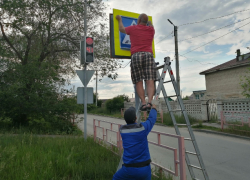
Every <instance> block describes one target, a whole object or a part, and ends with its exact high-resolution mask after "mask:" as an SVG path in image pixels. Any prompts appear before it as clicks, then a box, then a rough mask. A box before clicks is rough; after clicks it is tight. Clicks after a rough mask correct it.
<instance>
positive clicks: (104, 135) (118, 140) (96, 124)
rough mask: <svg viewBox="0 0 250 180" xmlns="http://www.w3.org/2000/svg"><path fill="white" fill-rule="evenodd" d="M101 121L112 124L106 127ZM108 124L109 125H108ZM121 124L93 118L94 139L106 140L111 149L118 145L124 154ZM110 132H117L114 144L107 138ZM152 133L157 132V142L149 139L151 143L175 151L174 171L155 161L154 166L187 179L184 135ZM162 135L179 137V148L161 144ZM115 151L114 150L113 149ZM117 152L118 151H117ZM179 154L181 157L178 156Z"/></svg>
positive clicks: (181, 178)
mask: <svg viewBox="0 0 250 180" xmlns="http://www.w3.org/2000/svg"><path fill="white" fill-rule="evenodd" d="M101 122H102V123H104V124H110V125H108V126H109V127H108V128H105V127H103V126H101ZM114 125H115V126H117V127H116V129H117V130H114V127H113V126H114ZM106 126H107V125H106ZM120 126H121V124H117V123H111V122H107V121H103V120H97V119H93V128H94V140H95V141H96V140H97V139H98V142H99V143H100V142H101V141H103V142H106V143H108V144H110V145H111V150H112V151H113V146H115V147H117V148H118V150H119V154H120V155H121V154H122V149H123V147H122V139H121V135H120V132H119V129H120ZM97 128H99V129H101V130H102V131H101V134H102V135H101V136H98V135H97ZM108 132H112V133H116V144H114V143H113V142H110V141H109V139H108V138H107V136H108ZM151 133H153V134H157V142H153V141H148V142H149V143H150V144H153V145H156V146H159V147H162V148H165V149H168V150H171V151H173V152H174V171H172V170H170V169H168V168H165V167H163V166H161V165H159V164H157V163H155V162H151V164H153V165H154V166H157V167H159V168H160V172H161V173H162V171H167V172H168V173H170V174H172V175H174V176H178V175H179V174H180V180H186V166H185V146H184V137H181V136H178V135H174V134H168V133H162V132H158V131H151ZM162 136H168V137H173V138H177V139H178V149H179V152H178V149H177V148H173V147H169V146H166V145H163V144H161V137H162ZM113 152H114V151H113ZM116 154H117V153H116ZM178 156H179V158H178ZM178 165H179V168H180V173H179V171H178Z"/></svg>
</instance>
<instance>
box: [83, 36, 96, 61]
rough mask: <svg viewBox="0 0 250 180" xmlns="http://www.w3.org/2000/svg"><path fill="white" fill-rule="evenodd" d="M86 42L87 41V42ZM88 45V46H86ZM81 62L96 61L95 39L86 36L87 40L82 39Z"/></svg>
mask: <svg viewBox="0 0 250 180" xmlns="http://www.w3.org/2000/svg"><path fill="white" fill-rule="evenodd" d="M85 42H86V43H85ZM84 44H85V45H86V48H85V46H84ZM80 48H81V55H80V56H81V64H85V62H86V63H91V62H94V39H93V38H92V37H86V41H81V47H80Z"/></svg>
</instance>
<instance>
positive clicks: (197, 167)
mask: <svg viewBox="0 0 250 180" xmlns="http://www.w3.org/2000/svg"><path fill="white" fill-rule="evenodd" d="M188 166H191V167H193V168H196V169H200V170H202V168H201V167H199V166H195V165H192V164H189V165H188Z"/></svg>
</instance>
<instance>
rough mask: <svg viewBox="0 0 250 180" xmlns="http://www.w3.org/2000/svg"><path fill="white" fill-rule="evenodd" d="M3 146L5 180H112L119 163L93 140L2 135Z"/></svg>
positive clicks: (1, 158)
mask: <svg viewBox="0 0 250 180" xmlns="http://www.w3.org/2000/svg"><path fill="white" fill-rule="evenodd" d="M0 142H1V146H0V152H1V154H0V174H1V179H5V180H22V179H28V180H33V179H38V180H39V179H41V180H43V179H54V180H57V179H58V180H59V179H60V180H61V179H65V180H66V179H67V180H78V179H79V180H80V179H81V180H82V179H84V180H94V179H96V180H102V179H103V180H106V179H112V177H113V174H114V173H115V172H116V168H117V165H118V163H119V160H120V157H119V156H117V155H115V154H113V153H112V152H111V151H110V150H108V149H106V148H105V147H102V146H100V145H98V144H97V143H95V142H94V141H93V139H92V138H88V139H87V141H84V139H83V138H80V137H75V138H74V137H60V138H58V137H55V138H51V137H39V136H34V135H16V136H13V135H9V134H3V135H0ZM152 179H153V180H156V179H158V178H156V177H152ZM163 179H165V180H171V179H172V178H171V179H170V178H163Z"/></svg>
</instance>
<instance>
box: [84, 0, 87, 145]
mask: <svg viewBox="0 0 250 180" xmlns="http://www.w3.org/2000/svg"><path fill="white" fill-rule="evenodd" d="M86 16H87V0H85V4H84V42H85V43H84V49H85V50H86V37H87V17H86ZM84 56H85V64H84V67H85V71H84V94H85V97H84V139H85V140H87V62H86V53H85V54H84Z"/></svg>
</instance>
